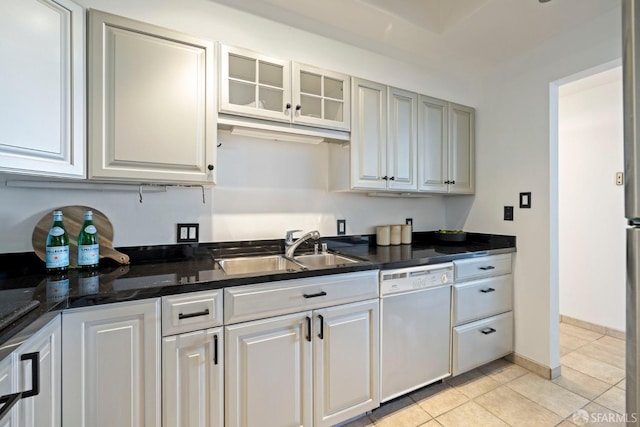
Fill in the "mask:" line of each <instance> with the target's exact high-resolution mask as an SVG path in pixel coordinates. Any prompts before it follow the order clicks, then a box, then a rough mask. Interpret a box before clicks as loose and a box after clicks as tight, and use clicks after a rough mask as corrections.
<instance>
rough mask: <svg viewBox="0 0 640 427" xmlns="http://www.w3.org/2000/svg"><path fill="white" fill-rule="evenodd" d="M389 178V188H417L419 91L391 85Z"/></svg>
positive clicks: (386, 176)
mask: <svg viewBox="0 0 640 427" xmlns="http://www.w3.org/2000/svg"><path fill="white" fill-rule="evenodd" d="M388 104H389V113H388V116H387V117H388V123H387V131H388V137H387V171H386V173H385V175H384V176H383V179H384V178H387V179H386V180H385V181H387V188H388V189H389V190H402V191H411V190H413V191H415V190H417V189H418V184H417V178H418V174H417V169H416V168H417V159H416V151H417V147H418V94H416V93H413V92H407V91H406V90H402V89H397V88H393V87H390V88H389V103H388Z"/></svg>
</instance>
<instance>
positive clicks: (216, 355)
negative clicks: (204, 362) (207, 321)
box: [213, 334, 218, 365]
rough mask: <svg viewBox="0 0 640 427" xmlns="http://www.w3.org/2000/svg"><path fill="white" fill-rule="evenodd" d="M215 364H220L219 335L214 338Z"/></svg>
mask: <svg viewBox="0 0 640 427" xmlns="http://www.w3.org/2000/svg"><path fill="white" fill-rule="evenodd" d="M213 364H214V365H217V364H218V335H217V334H216V335H214V336H213Z"/></svg>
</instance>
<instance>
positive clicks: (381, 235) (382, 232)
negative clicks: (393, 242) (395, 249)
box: [376, 225, 391, 246]
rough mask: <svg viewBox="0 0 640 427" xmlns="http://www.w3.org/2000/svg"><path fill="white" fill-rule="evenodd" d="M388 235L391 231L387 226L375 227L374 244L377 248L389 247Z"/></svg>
mask: <svg viewBox="0 0 640 427" xmlns="http://www.w3.org/2000/svg"><path fill="white" fill-rule="evenodd" d="M390 233H391V230H390V227H389V226H388V225H380V226H378V227H376V243H377V244H378V245H379V246H389V243H390V240H389V239H390Z"/></svg>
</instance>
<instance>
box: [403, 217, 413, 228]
mask: <svg viewBox="0 0 640 427" xmlns="http://www.w3.org/2000/svg"><path fill="white" fill-rule="evenodd" d="M404 223H405V224H407V225H410V226H411V228H412V229H413V218H405V219H404Z"/></svg>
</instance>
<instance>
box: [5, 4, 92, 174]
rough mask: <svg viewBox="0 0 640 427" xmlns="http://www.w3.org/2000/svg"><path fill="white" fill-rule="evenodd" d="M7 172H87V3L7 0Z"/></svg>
mask: <svg viewBox="0 0 640 427" xmlns="http://www.w3.org/2000/svg"><path fill="white" fill-rule="evenodd" d="M0 39H1V40H2V43H0V57H1V58H2V66H1V67H0V76H1V77H2V78H0V94H2V96H0V111H1V112H2V113H1V114H0V172H6V173H16V174H28V175H41V176H57V177H70V178H83V177H84V176H85V115H84V105H85V80H84V75H85V54H84V51H85V45H84V11H83V9H82V7H81V6H78V5H77V4H75V3H73V2H71V1H69V0H20V1H2V2H0Z"/></svg>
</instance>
